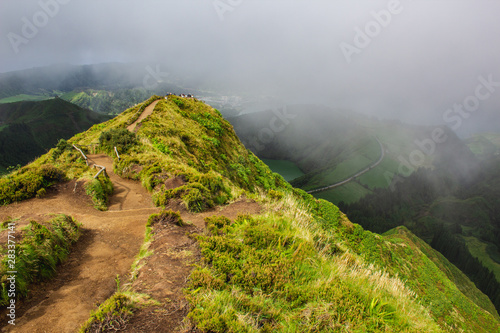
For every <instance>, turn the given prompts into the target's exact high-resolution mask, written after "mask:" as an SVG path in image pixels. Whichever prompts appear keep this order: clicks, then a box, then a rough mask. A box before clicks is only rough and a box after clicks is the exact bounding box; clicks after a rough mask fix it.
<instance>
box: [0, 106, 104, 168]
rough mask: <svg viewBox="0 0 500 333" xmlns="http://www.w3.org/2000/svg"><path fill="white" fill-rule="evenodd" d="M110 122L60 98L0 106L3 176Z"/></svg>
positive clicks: (0, 162) (0, 156) (0, 147)
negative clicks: (65, 141) (72, 137)
mask: <svg viewBox="0 0 500 333" xmlns="http://www.w3.org/2000/svg"><path fill="white" fill-rule="evenodd" d="M107 119H109V117H107V116H104V115H100V114H97V113H95V112H91V111H89V110H85V109H82V108H80V107H78V106H76V105H74V104H71V103H68V102H65V101H63V100H61V99H59V98H54V99H50V100H46V101H40V102H16V103H7V104H0V172H1V171H2V170H3V171H5V169H6V168H8V167H9V166H16V165H17V164H20V165H24V164H26V163H28V162H29V161H31V160H33V159H34V158H35V157H37V156H40V155H41V154H43V153H45V152H46V151H47V150H48V149H50V148H52V147H54V146H55V144H56V143H57V142H58V141H59V140H60V139H69V138H70V137H71V136H73V135H74V134H75V133H78V132H81V131H83V130H85V129H87V128H89V127H90V126H92V125H94V124H96V123H99V122H102V121H104V120H107Z"/></svg>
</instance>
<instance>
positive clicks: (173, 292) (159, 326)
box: [125, 199, 261, 333]
mask: <svg viewBox="0 0 500 333" xmlns="http://www.w3.org/2000/svg"><path fill="white" fill-rule="evenodd" d="M166 209H172V210H178V211H180V213H181V217H182V219H183V220H184V221H185V222H186V221H187V222H190V225H187V226H182V227H180V226H177V225H175V224H167V225H162V224H155V225H154V226H153V233H154V241H153V242H152V243H151V246H150V250H153V254H152V255H151V256H149V257H147V258H146V259H145V265H144V266H143V267H142V268H141V269H140V270H139V274H138V276H137V279H136V280H135V281H134V283H133V285H132V288H133V290H134V291H136V292H139V293H146V294H148V295H150V296H151V297H153V298H154V299H155V300H157V301H159V302H161V303H162V305H161V306H154V307H147V308H143V309H140V310H138V311H137V312H136V313H135V314H134V316H133V318H132V319H131V320H130V322H129V323H128V324H127V326H126V329H125V332H137V333H139V332H141V333H162V332H164V333H172V332H183V333H187V332H197V330H196V329H195V328H194V327H192V326H191V324H190V323H188V322H183V320H184V318H185V317H186V315H187V313H188V311H189V307H188V302H187V301H186V299H185V298H184V295H183V292H182V289H183V288H184V287H185V286H186V282H187V279H188V277H189V274H190V273H191V270H192V269H193V267H192V264H193V263H195V262H197V261H199V260H200V253H199V250H198V247H197V245H196V241H195V240H193V239H192V238H190V237H189V236H188V235H190V234H193V233H200V232H202V231H203V228H204V226H205V222H204V218H205V217H207V216H213V215H224V216H226V217H228V218H229V219H231V220H234V219H235V218H236V217H237V216H238V215H239V214H257V213H259V212H260V211H261V207H260V205H259V204H258V203H256V202H254V201H252V200H247V199H240V200H239V201H237V202H235V203H232V204H230V205H227V206H223V207H217V208H215V209H212V210H211V211H207V212H204V213H200V214H192V213H189V212H187V211H186V210H185V209H184V208H183V206H182V204H180V202H179V201H174V202H172V203H170V204H169V205H168V206H167V207H166Z"/></svg>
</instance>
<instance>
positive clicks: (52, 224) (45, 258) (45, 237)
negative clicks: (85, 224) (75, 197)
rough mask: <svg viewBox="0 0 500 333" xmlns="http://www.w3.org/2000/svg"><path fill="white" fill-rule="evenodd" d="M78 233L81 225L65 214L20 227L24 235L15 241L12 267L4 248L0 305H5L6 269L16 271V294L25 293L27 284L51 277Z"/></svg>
mask: <svg viewBox="0 0 500 333" xmlns="http://www.w3.org/2000/svg"><path fill="white" fill-rule="evenodd" d="M79 236H80V225H79V223H77V222H76V221H75V220H73V218H71V217H70V216H67V215H58V216H56V217H54V218H53V219H52V220H50V221H49V222H47V223H44V224H40V223H38V222H36V221H31V222H30V224H29V225H28V226H27V227H26V229H25V230H24V231H23V238H22V240H21V241H19V240H18V243H17V244H16V255H15V267H14V269H12V267H11V266H10V265H9V257H8V256H7V255H6V250H5V249H4V250H3V256H2V260H1V267H0V272H1V280H0V281H1V298H0V305H2V306H3V305H6V304H7V302H8V301H9V298H8V297H7V290H8V286H7V285H8V283H7V277H8V276H7V272H8V271H16V272H17V273H16V291H17V294H18V296H22V297H24V296H26V295H27V293H28V288H29V285H30V284H32V283H34V282H37V281H43V280H47V279H49V278H51V277H52V276H53V275H54V274H55V272H56V266H57V265H58V264H60V263H61V262H63V261H64V260H65V259H66V258H67V256H68V254H69V252H70V249H71V245H72V244H73V243H75V242H76V241H77V240H78V238H79Z"/></svg>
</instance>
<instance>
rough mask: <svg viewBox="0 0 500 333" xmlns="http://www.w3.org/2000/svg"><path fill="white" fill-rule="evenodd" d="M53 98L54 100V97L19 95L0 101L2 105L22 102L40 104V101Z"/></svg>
mask: <svg viewBox="0 0 500 333" xmlns="http://www.w3.org/2000/svg"><path fill="white" fill-rule="evenodd" d="M52 98H54V96H44V95H27V94H19V95H16V96H11V97H5V98H2V99H0V104H5V103H14V102H22V101H32V102H38V101H45V100H47V99H52Z"/></svg>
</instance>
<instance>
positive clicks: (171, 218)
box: [146, 210, 186, 227]
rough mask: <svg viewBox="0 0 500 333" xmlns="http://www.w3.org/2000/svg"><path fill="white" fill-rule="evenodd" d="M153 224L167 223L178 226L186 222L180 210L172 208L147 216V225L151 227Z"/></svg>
mask: <svg viewBox="0 0 500 333" xmlns="http://www.w3.org/2000/svg"><path fill="white" fill-rule="evenodd" d="M155 224H161V225H164V226H165V225H167V224H175V225H178V226H179V227H182V226H185V225H186V223H185V222H184V221H183V220H182V218H181V214H180V212H174V211H173V210H168V211H162V212H160V213H159V214H153V215H151V216H150V217H149V219H148V223H147V225H146V226H147V227H153V226H154V225H155Z"/></svg>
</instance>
